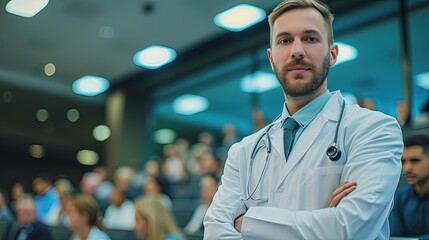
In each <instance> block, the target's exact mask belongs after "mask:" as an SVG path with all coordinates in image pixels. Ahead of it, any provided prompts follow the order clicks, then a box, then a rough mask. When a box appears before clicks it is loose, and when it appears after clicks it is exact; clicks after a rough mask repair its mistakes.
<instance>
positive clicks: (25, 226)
mask: <svg viewBox="0 0 429 240" xmlns="http://www.w3.org/2000/svg"><path fill="white" fill-rule="evenodd" d="M16 217H17V219H18V222H19V224H20V225H21V228H20V229H19V231H18V232H17V234H16V236H15V238H14V239H15V240H51V239H52V236H51V233H50V232H49V229H48V228H47V227H46V225H44V224H43V223H42V222H40V221H38V220H37V211H36V203H35V202H34V200H33V198H32V197H31V196H30V195H24V196H23V197H21V198H19V199H18V200H17V202H16Z"/></svg>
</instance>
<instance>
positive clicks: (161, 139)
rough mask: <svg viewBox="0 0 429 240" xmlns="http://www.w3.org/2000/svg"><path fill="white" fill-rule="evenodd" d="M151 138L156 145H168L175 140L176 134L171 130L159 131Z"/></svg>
mask: <svg viewBox="0 0 429 240" xmlns="http://www.w3.org/2000/svg"><path fill="white" fill-rule="evenodd" d="M153 138H154V140H155V142H156V143H158V144H169V143H172V142H173V141H174V139H175V138H176V133H175V132H174V131H173V130H171V129H167V128H165V129H159V130H157V131H155V133H154V134H153Z"/></svg>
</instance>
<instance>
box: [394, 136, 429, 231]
mask: <svg viewBox="0 0 429 240" xmlns="http://www.w3.org/2000/svg"><path fill="white" fill-rule="evenodd" d="M402 171H403V173H404V174H405V176H406V179H407V182H408V184H407V185H403V186H401V187H400V188H399V189H398V190H397V191H396V195H395V204H394V207H393V210H392V213H391V214H390V224H391V229H392V232H391V235H392V236H400V237H419V238H420V239H422V238H424V239H429V218H428V216H429V136H428V135H413V136H410V137H407V138H406V139H405V141H404V153H403V155H402ZM423 235H425V236H423Z"/></svg>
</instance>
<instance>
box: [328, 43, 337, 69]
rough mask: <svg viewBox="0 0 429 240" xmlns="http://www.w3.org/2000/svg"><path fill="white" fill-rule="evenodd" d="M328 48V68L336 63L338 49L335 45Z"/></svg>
mask: <svg viewBox="0 0 429 240" xmlns="http://www.w3.org/2000/svg"><path fill="white" fill-rule="evenodd" d="M329 48H330V50H329V51H330V58H329V66H331V67H332V66H334V65H335V63H336V62H337V58H338V52H339V48H338V45H337V44H332V45H331V46H330V47H329Z"/></svg>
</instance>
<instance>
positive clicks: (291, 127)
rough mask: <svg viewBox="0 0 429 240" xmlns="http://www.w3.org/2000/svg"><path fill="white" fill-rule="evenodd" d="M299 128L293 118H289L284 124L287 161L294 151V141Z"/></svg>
mask: <svg viewBox="0 0 429 240" xmlns="http://www.w3.org/2000/svg"><path fill="white" fill-rule="evenodd" d="M297 126H299V125H298V123H297V122H296V121H295V119H293V118H291V117H290V118H287V119H286V121H285V122H284V123H283V145H284V151H285V159H286V161H287V158H288V157H289V153H290V150H291V149H292V144H293V139H294V137H295V128H296V127H297Z"/></svg>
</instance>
